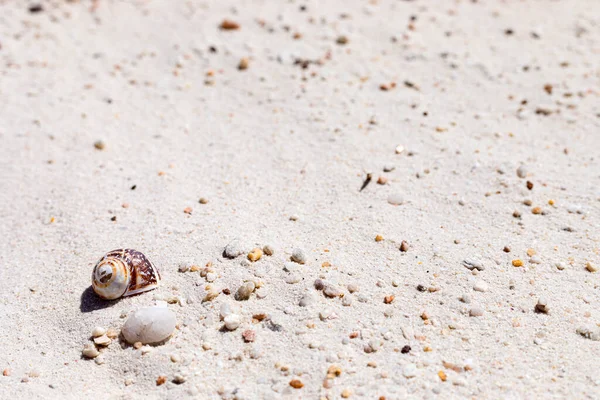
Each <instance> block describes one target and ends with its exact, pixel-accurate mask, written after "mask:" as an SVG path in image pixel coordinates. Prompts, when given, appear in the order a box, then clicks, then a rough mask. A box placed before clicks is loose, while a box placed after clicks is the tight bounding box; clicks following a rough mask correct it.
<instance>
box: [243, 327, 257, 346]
mask: <svg viewBox="0 0 600 400" xmlns="http://www.w3.org/2000/svg"><path fill="white" fill-rule="evenodd" d="M242 337H243V338H244V341H245V342H247V343H249V342H254V340H255V339H256V332H255V331H253V330H252V329H247V330H245V331H244V332H242Z"/></svg>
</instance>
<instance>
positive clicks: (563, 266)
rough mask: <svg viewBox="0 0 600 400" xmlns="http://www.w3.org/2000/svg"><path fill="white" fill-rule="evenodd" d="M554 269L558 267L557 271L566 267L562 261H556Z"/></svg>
mask: <svg viewBox="0 0 600 400" xmlns="http://www.w3.org/2000/svg"><path fill="white" fill-rule="evenodd" d="M555 266H556V269H558V270H559V271H562V270H563V269H565V268H567V264H565V263H564V262H562V261H561V262H557V263H556V264H555Z"/></svg>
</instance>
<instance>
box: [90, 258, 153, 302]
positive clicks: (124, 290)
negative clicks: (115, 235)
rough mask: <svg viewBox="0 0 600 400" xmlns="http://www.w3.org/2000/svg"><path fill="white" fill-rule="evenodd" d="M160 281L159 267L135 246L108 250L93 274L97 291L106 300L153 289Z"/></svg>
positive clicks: (93, 283)
mask: <svg viewBox="0 0 600 400" xmlns="http://www.w3.org/2000/svg"><path fill="white" fill-rule="evenodd" d="M159 282H160V273H159V272H158V269H157V268H156V267H155V266H154V265H153V264H152V263H151V262H150V260H148V259H147V258H146V256H145V255H143V254H142V253H140V252H139V251H137V250H133V249H118V250H113V251H110V252H108V253H106V254H105V255H104V256H103V257H102V258H101V259H100V261H98V263H97V264H96V266H95V267H94V272H93V273H92V287H93V288H94V292H96V294H97V295H98V296H100V297H102V298H103V299H106V300H114V299H117V298H119V297H123V296H131V295H134V294H138V293H142V292H146V291H148V290H152V289H154V288H156V287H158V284H159Z"/></svg>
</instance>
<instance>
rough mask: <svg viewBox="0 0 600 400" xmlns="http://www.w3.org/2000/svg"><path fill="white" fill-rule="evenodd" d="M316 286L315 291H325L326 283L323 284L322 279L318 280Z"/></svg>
mask: <svg viewBox="0 0 600 400" xmlns="http://www.w3.org/2000/svg"><path fill="white" fill-rule="evenodd" d="M314 285H315V289H317V290H323V289H325V282H323V281H322V280H321V279H316V280H315V283H314Z"/></svg>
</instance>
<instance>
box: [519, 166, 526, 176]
mask: <svg viewBox="0 0 600 400" xmlns="http://www.w3.org/2000/svg"><path fill="white" fill-rule="evenodd" d="M517 176H518V177H519V178H527V167H526V166H524V165H521V166H519V168H517Z"/></svg>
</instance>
